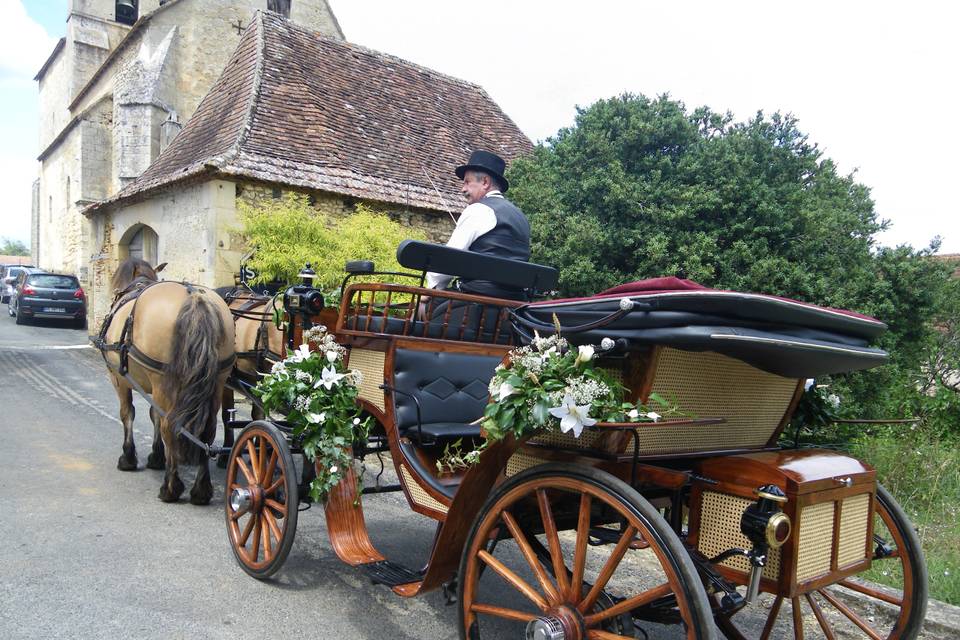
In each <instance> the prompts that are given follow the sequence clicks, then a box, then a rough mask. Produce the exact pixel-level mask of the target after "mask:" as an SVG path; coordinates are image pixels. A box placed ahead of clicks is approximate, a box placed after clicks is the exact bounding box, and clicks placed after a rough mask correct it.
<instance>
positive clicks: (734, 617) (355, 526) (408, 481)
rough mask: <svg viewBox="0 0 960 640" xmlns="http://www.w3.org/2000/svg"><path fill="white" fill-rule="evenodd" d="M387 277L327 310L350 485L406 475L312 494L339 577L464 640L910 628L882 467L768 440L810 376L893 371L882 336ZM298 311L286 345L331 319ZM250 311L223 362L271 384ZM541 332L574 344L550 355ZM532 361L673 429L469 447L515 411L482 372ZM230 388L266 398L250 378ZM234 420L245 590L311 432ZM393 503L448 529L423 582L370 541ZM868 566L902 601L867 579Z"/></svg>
mask: <svg viewBox="0 0 960 640" xmlns="http://www.w3.org/2000/svg"><path fill="white" fill-rule="evenodd" d="M398 260H399V262H400V264H401V265H402V266H403V267H405V268H407V269H410V270H411V271H413V272H414V273H411V274H391V276H394V277H393V278H392V280H393V281H392V282H389V283H384V282H359V281H352V282H351V280H352V278H353V277H354V276H356V275H370V274H371V273H372V272H373V268H372V265H370V264H369V263H353V264H352V265H348V267H349V268H348V271H349V272H350V273H349V274H348V276H347V279H346V280H345V281H344V287H343V291H342V298H341V302H340V307H339V313H337V314H336V317H335V325H334V324H333V319H334V317H333V315H332V314H331V313H330V311H329V310H327V311H326V312H325V313H326V314H327V315H326V318H325V322H326V323H327V324H328V326H329V328H330V329H331V330H332V332H333V336H334V338H335V340H336V343H337V344H338V345H339V347H338V348H340V349H342V351H343V353H344V354H345V355H344V356H343V357H344V360H345V363H346V366H347V367H349V368H350V369H352V370H357V371H359V372H361V373H362V381H358V390H357V394H358V399H357V402H358V404H359V405H360V410H361V411H362V414H363V416H365V417H367V418H370V419H371V421H372V422H373V423H374V428H373V429H371V430H370V431H369V434H368V435H367V436H366V437H364V438H362V439H360V440H359V441H355V442H352V443H346V445H345V448H346V450H347V451H348V452H349V453H350V455H351V457H353V458H355V459H356V460H358V461H360V462H358V463H357V464H358V465H359V464H360V463H361V462H362V460H363V459H364V458H365V457H367V456H386V457H388V458H389V460H390V461H391V462H392V465H393V468H394V470H395V472H396V477H397V484H396V485H395V486H392V487H383V486H379V485H378V486H374V487H367V488H362V487H360V485H359V484H358V482H357V468H356V466H354V465H349V468H348V469H346V470H345V473H344V474H343V477H342V480H340V482H339V483H338V484H336V486H334V487H333V488H332V489H331V490H330V491H329V493H328V494H327V495H326V496H325V497H326V500H325V505H324V510H325V516H326V526H327V531H328V533H329V536H330V541H331V545H332V548H333V549H334V551H335V553H336V554H337V556H338V557H339V558H340V559H341V560H343V561H344V562H346V563H347V564H349V565H352V566H355V567H358V568H360V569H362V570H364V571H365V572H366V573H367V574H368V575H369V576H370V578H371V579H372V580H373V581H374V582H375V583H379V584H382V585H386V586H388V587H389V588H391V589H392V590H393V591H394V592H395V593H396V594H398V595H400V596H404V597H411V596H416V595H418V594H422V593H425V592H428V591H431V590H436V589H443V590H444V592H445V593H446V594H447V595H448V600H449V601H450V602H451V603H452V602H454V601H455V602H456V604H457V607H458V622H459V629H460V636H461V637H463V638H491V637H527V638H538V639H539V638H543V639H546V638H553V639H557V638H563V639H565V640H572V639H581V638H591V639H596V640H611V639H616V638H635V637H672V636H681V637H682V636H686V637H688V638H712V637H714V636H715V635H716V632H717V630H718V629H719V630H720V631H721V632H722V633H723V634H724V635H726V636H728V637H731V638H744V637H760V638H768V637H789V636H792V637H795V638H802V637H807V634H813V636H815V637H816V636H819V635H823V636H824V637H827V638H834V637H868V638H912V637H915V636H916V635H917V634H918V633H919V630H920V627H921V624H922V621H923V618H924V613H925V608H926V593H927V585H926V569H925V566H924V560H923V556H922V553H921V550H920V545H919V542H918V539H917V536H916V533H915V532H914V529H913V527H912V526H911V524H910V523H909V521H908V520H907V518H906V516H905V514H904V513H903V510H902V509H901V508H900V507H899V506H898V505H897V503H896V502H895V501H894V499H893V498H892V497H891V496H890V495H889V493H887V492H886V491H885V490H884V489H883V487H882V486H880V485H879V484H878V483H877V481H876V476H875V472H874V471H873V469H872V468H870V467H869V466H868V465H866V464H864V463H862V462H860V461H858V460H856V459H853V458H851V457H849V456H846V455H843V454H841V453H838V452H834V451H829V450H823V449H814V448H792V449H783V448H780V446H778V441H779V439H780V434H781V432H782V431H783V430H784V428H785V426H786V425H787V423H788V422H789V420H790V418H791V416H792V414H793V412H794V411H795V409H796V407H797V404H798V402H799V401H800V398H801V396H802V394H803V392H804V381H805V379H807V378H809V377H815V376H819V375H826V374H831V373H839V372H844V371H852V370H856V369H863V368H868V367H871V366H875V365H877V364H880V363H882V362H883V361H884V360H885V357H886V354H884V353H883V352H882V351H880V350H877V349H873V348H871V347H870V346H869V344H868V343H869V341H870V340H871V339H873V338H875V337H876V336H877V335H878V334H879V333H881V332H882V331H883V330H884V328H885V327H884V325H883V324H882V323H880V322H878V321H876V320H874V319H872V318H868V317H865V316H860V315H857V314H854V313H851V312H845V311H839V310H834V309H824V308H819V307H815V306H812V305H807V304H802V303H798V302H796V301H792V300H786V299H782V298H776V297H771V296H763V295H755V294H742V293H736V292H726V291H715V290H710V289H705V288H703V287H699V286H698V285H695V284H693V283H689V282H687V281H681V280H677V279H672V278H668V279H657V280H654V281H645V282H643V283H633V284H632V285H624V286H623V287H618V288H615V289H613V290H610V291H608V292H604V293H603V294H600V295H598V296H595V297H591V298H587V299H576V300H553V301H538V302H530V301H529V300H526V301H525V300H504V299H495V298H487V297H482V296H474V295H468V294H464V293H459V292H454V291H434V290H429V289H424V288H423V287H422V284H423V273H424V272H426V271H428V270H429V271H436V272H441V273H448V274H451V275H458V276H461V277H464V278H470V279H477V278H480V279H484V280H489V281H494V282H497V283H500V284H502V285H504V286H507V287H511V288H513V289H515V290H522V291H524V292H526V294H527V295H528V296H529V297H530V298H532V297H533V296H534V295H535V294H537V293H539V292H544V291H547V290H549V289H552V288H553V287H554V286H555V284H556V277H557V274H556V272H555V270H553V269H550V268H547V267H541V266H538V265H534V264H522V263H515V262H511V261H503V260H498V259H496V258H489V257H482V256H476V255H475V254H469V253H466V252H459V251H455V250H451V249H447V248H445V247H440V246H436V245H427V244H424V243H417V242H407V243H404V244H403V245H401V247H400V248H399V250H398ZM405 276H411V277H412V280H407V281H406V283H403V282H404V280H403V278H404V277H405ZM293 293H294V294H295V295H292V296H289V297H288V300H287V305H286V307H287V311H288V316H287V320H288V323H287V327H288V335H287V336H286V338H287V339H286V343H287V344H288V345H289V346H295V345H297V344H299V342H300V338H299V337H300V335H301V332H302V331H303V330H304V328H309V327H310V324H311V322H313V321H316V320H317V318H313V320H311V317H313V316H314V312H316V311H317V310H318V309H319V308H320V307H321V306H322V304H317V301H318V299H317V294H315V293H312V294H311V293H310V289H309V287H301V288H299V289H298V290H297V291H295V292H293ZM307 294H309V295H307ZM305 302H306V303H307V305H308V307H309V308H310V309H312V310H311V311H309V312H303V311H304V306H303V305H304V303H305ZM244 304H246V305H248V308H247V309H246V311H245V312H242V313H241V315H243V313H246V314H247V316H248V318H247V319H248V320H250V321H252V322H255V323H259V324H258V326H259V327H260V328H259V329H257V330H256V335H258V336H259V337H258V338H257V340H256V342H255V346H256V348H253V349H251V348H250V347H249V345H248V346H247V347H246V348H244V347H242V346H239V347H238V350H239V351H241V352H244V353H245V355H246V356H247V357H248V358H250V359H252V360H254V361H256V360H258V359H259V360H260V362H259V365H260V366H261V367H266V366H268V365H269V364H271V363H265V362H264V361H263V360H262V356H263V352H265V351H267V350H270V351H277V350H278V349H277V347H276V344H277V343H278V338H277V334H276V330H275V329H270V328H268V326H267V325H269V321H268V320H267V314H262V315H256V314H255V315H253V316H250V315H249V314H250V309H251V308H252V306H249V305H252V303H251V302H249V301H247V302H237V303H236V304H235V305H234V306H242V305H244ZM310 305H312V307H310ZM556 328H559V334H561V335H562V337H563V341H561V340H559V336H555V337H554V338H553V339H552V341H547V340H545V339H544V338H542V337H541V334H543V335H547V334H550V333H554V332H555V329H556ZM238 331H239V330H238ZM270 331H273V332H274V336H273V338H270V337H269V336H267V335H266V334H267V332H270ZM271 339H272V340H273V343H272V344H273V345H274V347H273V349H269V347H268V343H269V341H270V340H271ZM540 347H545V348H544V349H542V350H541V349H540ZM546 347H550V348H552V349H554V351H556V349H557V348H559V349H560V350H561V351H562V350H563V349H564V348H566V349H569V350H571V351H575V350H577V349H581V351H580V353H581V354H586V357H587V358H591V359H592V360H593V363H594V365H595V366H596V367H597V368H598V369H600V370H602V371H603V372H604V375H605V376H607V377H608V378H609V379H614V380H616V381H617V383H618V384H620V385H622V387H623V388H625V389H626V391H627V396H628V397H627V399H628V400H629V402H631V403H634V402H637V401H640V402H646V401H647V400H648V399H650V398H672V399H673V400H672V401H671V402H672V403H675V405H676V408H677V409H678V411H677V412H676V413H675V415H673V416H668V417H665V418H663V417H660V416H657V415H656V414H655V413H654V414H652V416H651V418H650V419H649V420H647V421H645V422H637V421H628V420H626V419H623V420H621V421H613V422H608V421H595V420H587V419H580V418H579V417H578V418H577V419H576V420H573V417H576V416H575V415H574V414H575V413H576V411H577V410H578V409H577V407H576V406H573V404H570V403H567V404H568V405H569V406H567V407H566V409H564V411H565V412H566V413H564V415H565V416H567V418H565V420H566V419H570V420H571V421H573V422H576V423H577V424H576V426H577V427H578V428H577V429H575V430H574V431H575V432H576V435H574V433H573V432H569V431H568V432H563V431H560V430H557V429H555V428H544V429H541V430H538V431H534V432H525V433H523V434H519V435H518V434H516V433H507V434H505V435H504V434H501V435H504V437H500V438H498V439H495V440H494V439H489V440H487V441H484V436H485V435H489V434H488V433H485V431H486V427H484V426H483V423H482V419H483V417H484V416H485V415H487V416H490V415H492V414H491V413H490V409H489V404H488V403H489V402H490V401H491V398H492V399H493V401H497V400H500V401H503V400H504V399H505V398H507V397H508V396H509V394H510V393H512V392H513V391H512V386H510V385H508V387H509V388H507V389H506V390H504V388H503V387H501V388H500V389H499V391H498V390H497V389H494V388H492V386H491V378H492V377H494V376H495V375H497V373H498V372H500V371H503V370H504V368H505V367H507V368H509V367H510V366H511V358H517V357H518V355H517V354H520V353H523V354H524V357H527V356H533V357H534V358H536V357H540V358H549V357H553V356H555V355H556V353H553V354H550V353H546V351H549V349H547V348H546ZM518 349H519V351H518ZM290 351H291V350H290V349H289V347H288V354H289V352H290ZM280 357H281V356H280V355H279V354H277V355H276V356H275V359H276V358H280ZM578 358H579V356H578ZM241 359H242V358H241ZM238 361H239V360H238ZM331 362H332V360H331ZM247 368H248V370H249V369H250V365H249V363H248V365H247ZM528 374H530V375H532V373H531V372H530V371H527V372H526V374H525V375H528ZM534 377H536V376H534ZM358 378H359V376H358ZM517 384H519V383H517ZM228 385H231V386H232V387H233V390H235V391H240V392H243V393H245V394H247V395H249V396H250V397H251V399H252V400H253V401H254V403H255V404H256V403H257V402H258V400H257V397H256V396H255V395H252V394H250V390H251V387H252V385H253V378H251V377H250V375H249V371H248V372H247V375H246V377H244V375H243V374H236V373H235V375H234V376H233V378H232V379H231V382H228ZM565 402H566V400H565ZM554 409H558V408H553V409H551V415H554V416H558V417H559V415H560V413H563V412H560V413H553V411H554ZM232 413H233V412H232V411H231V415H230V419H229V420H227V422H226V426H227V430H228V431H230V432H232V431H234V430H239V433H238V434H237V435H236V440H235V443H234V444H233V447H232V449H231V450H230V453H229V459H228V460H227V462H226V467H227V471H226V490H225V494H226V499H225V507H224V508H225V518H226V525H227V530H228V539H229V542H230V546H231V548H232V549H233V552H234V555H235V557H236V560H237V562H238V563H239V565H240V566H241V567H242V568H243V569H244V570H245V571H246V572H247V573H249V574H250V575H252V576H254V577H256V578H259V579H263V578H268V577H269V576H271V575H273V574H274V573H275V572H276V571H277V570H279V569H280V567H281V566H282V565H283V563H284V562H285V560H286V558H287V556H288V554H289V552H290V549H291V547H292V544H293V540H294V536H295V532H296V527H297V516H298V513H299V512H300V510H301V509H302V504H301V503H303V502H309V501H310V498H309V497H308V496H307V495H306V490H307V485H308V483H309V482H310V475H311V465H310V464H309V463H307V462H306V461H305V460H304V461H303V462H302V463H298V461H297V460H296V459H295V458H296V456H298V455H299V454H302V453H303V442H302V438H301V437H300V436H299V435H298V434H297V432H296V430H294V429H292V428H291V426H290V425H289V424H288V423H287V422H286V421H285V420H283V419H259V420H253V421H246V420H236V419H234V416H233V415H232ZM634 413H635V412H634ZM258 417H262V414H261V415H258ZM487 424H488V425H489V424H490V423H487ZM579 428H582V429H583V431H582V433H581V432H579ZM231 435H232V434H231ZM228 439H230V440H232V438H228ZM461 446H462V447H464V448H465V449H471V448H473V447H479V449H480V450H481V452H480V453H479V456H478V457H479V459H478V461H476V462H474V463H473V464H463V465H459V466H458V465H449V464H445V461H446V459H447V457H448V456H449V452H450V451H451V447H453V448H454V449H457V448H459V447H461ZM438 463H439V464H438ZM318 471H319V470H318ZM390 489H393V490H397V491H402V493H403V495H404V496H405V498H406V500H407V502H408V503H409V506H410V509H411V510H412V511H414V512H416V513H418V514H421V515H423V516H426V517H427V518H430V519H432V520H434V521H436V523H437V525H436V534H435V537H434V540H433V544H432V548H431V552H430V558H429V562H428V563H427V564H426V566H424V567H422V568H419V567H408V566H404V565H403V564H402V563H401V562H398V559H396V558H391V559H388V558H386V557H385V556H384V555H383V554H382V553H380V552H379V551H378V550H377V548H376V546H375V545H374V543H373V541H372V540H371V537H370V535H369V532H368V530H367V525H366V522H365V519H364V511H363V505H362V500H361V499H362V496H364V495H369V494H371V493H375V492H380V491H384V490H390ZM871 569H872V570H874V571H877V570H879V571H881V572H882V573H883V574H884V576H886V578H887V580H886V581H888V582H889V581H891V580H892V581H895V582H897V583H898V585H899V588H898V589H891V588H888V587H881V586H878V585H875V584H873V583H870V582H866V581H864V580H861V579H859V578H858V577H857V576H858V574H862V573H864V572H865V571H867V570H871ZM758 594H764V595H763V596H759V595H758ZM761 599H763V600H764V601H765V602H767V603H769V608H768V609H766V608H760V607H759V606H758V605H757V602H758V601H759V600H761ZM784 603H787V604H789V605H791V606H790V607H789V610H790V611H791V614H790V615H788V614H787V613H786V612H787V610H788V608H785V607H783V606H782V605H783V604H784ZM751 612H752V613H751Z"/></svg>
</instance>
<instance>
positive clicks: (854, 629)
mask: <svg viewBox="0 0 960 640" xmlns="http://www.w3.org/2000/svg"><path fill="white" fill-rule="evenodd" d="M875 506H876V508H875V510H874V513H873V516H874V517H873V543H874V544H873V546H874V553H873V561H872V566H871V569H870V571H869V574H868V577H870V578H875V579H876V580H878V581H881V582H883V583H885V584H888V585H895V586H894V587H890V586H880V585H878V584H874V583H873V582H868V581H866V580H860V579H857V578H856V577H854V578H847V579H845V580H841V581H840V582H838V583H836V584H833V585H830V586H829V587H821V588H820V589H816V590H814V591H813V592H812V593H807V594H804V595H802V596H798V597H796V598H793V599H792V600H786V599H784V598H781V597H777V598H775V599H774V600H773V604H772V607H771V608H770V610H769V612H768V613H767V614H766V616H765V618H766V619H765V620H761V621H760V624H758V625H755V628H752V629H751V628H750V627H751V626H754V625H747V624H739V625H738V624H737V618H738V616H733V617H732V618H728V619H719V618H718V620H717V622H718V624H719V626H720V629H721V631H723V632H724V634H725V635H726V636H727V637H729V638H737V639H740V638H750V637H759V638H767V637H771V638H775V637H806V636H805V635H804V626H807V627H809V628H811V629H816V628H818V627H819V630H820V632H821V633H822V634H823V635H824V636H825V637H827V638H876V639H881V640H883V639H886V640H908V639H910V638H916V637H917V635H918V634H919V633H920V628H921V626H922V625H923V619H924V616H925V615H926V610H927V568H926V562H925V561H924V558H923V550H922V549H921V548H920V540H919V538H918V537H917V533H916V531H914V528H913V525H911V524H910V520H909V519H908V518H907V515H906V514H905V513H904V512H903V509H902V508H901V507H900V505H899V504H897V501H896V500H894V499H893V496H891V495H890V493H889V492H888V491H887V490H886V489H885V488H884V487H883V485H879V484H878V485H877V500H876V502H875ZM785 603H786V604H788V605H789V607H784V606H783V605H784V604H785ZM788 608H789V609H790V611H789V613H787V609H788ZM748 609H749V607H748ZM740 615H741V616H742V615H744V614H742V613H741V614H740ZM814 633H816V632H814Z"/></svg>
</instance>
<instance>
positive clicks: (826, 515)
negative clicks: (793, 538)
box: [797, 501, 836, 582]
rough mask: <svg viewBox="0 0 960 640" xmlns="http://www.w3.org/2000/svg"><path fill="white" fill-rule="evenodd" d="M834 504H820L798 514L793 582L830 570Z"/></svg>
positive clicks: (805, 508) (804, 509) (806, 508)
mask: <svg viewBox="0 0 960 640" xmlns="http://www.w3.org/2000/svg"><path fill="white" fill-rule="evenodd" d="M835 505H836V503H834V502H832V501H831V502H821V503H820V504H814V505H810V506H808V507H804V508H803V510H801V511H800V526H799V527H797V582H803V581H805V580H809V579H810V578H815V577H816V576H819V575H823V574H825V573H827V572H829V571H830V559H831V556H832V555H833V519H834V518H833V512H834V509H835Z"/></svg>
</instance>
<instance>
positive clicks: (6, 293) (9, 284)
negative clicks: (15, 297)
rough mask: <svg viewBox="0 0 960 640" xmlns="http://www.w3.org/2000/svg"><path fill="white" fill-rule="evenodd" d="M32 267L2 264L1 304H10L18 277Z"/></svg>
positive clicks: (0, 277)
mask: <svg viewBox="0 0 960 640" xmlns="http://www.w3.org/2000/svg"><path fill="white" fill-rule="evenodd" d="M32 267H33V265H30V264H0V303H3V302H10V295H11V294H12V293H13V289H14V287H15V286H16V282H17V276H19V275H20V274H21V273H23V271H24V270H25V269H30V268H32Z"/></svg>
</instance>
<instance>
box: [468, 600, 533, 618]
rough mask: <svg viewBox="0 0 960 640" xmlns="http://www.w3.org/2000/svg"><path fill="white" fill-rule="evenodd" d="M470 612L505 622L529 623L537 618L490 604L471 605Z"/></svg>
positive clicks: (530, 614)
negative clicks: (483, 614)
mask: <svg viewBox="0 0 960 640" xmlns="http://www.w3.org/2000/svg"><path fill="white" fill-rule="evenodd" d="M470 610H471V611H473V612H474V613H485V614H487V615H490V616H496V617H498V618H506V619H507V620H517V621H519V622H530V621H531V620H535V619H536V618H537V615H536V614H535V613H526V612H524V611H516V610H514V609H505V608H504V607H496V606H494V605H492V604H481V603H479V602H475V603H473V605H472V606H471V607H470Z"/></svg>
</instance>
